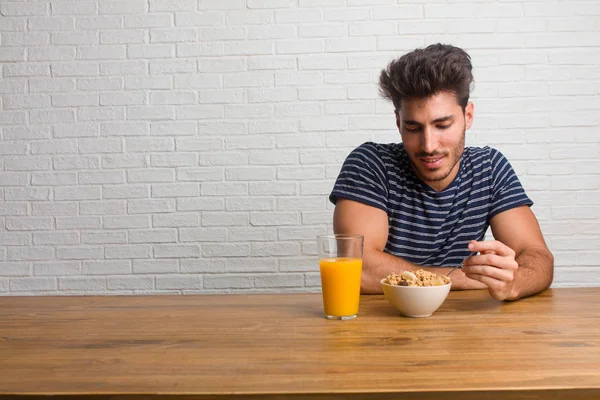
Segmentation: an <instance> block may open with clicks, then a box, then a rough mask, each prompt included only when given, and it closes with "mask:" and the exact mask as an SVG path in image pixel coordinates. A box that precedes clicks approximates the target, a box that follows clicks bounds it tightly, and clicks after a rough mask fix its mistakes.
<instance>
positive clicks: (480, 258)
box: [463, 253, 519, 270]
mask: <svg viewBox="0 0 600 400" xmlns="http://www.w3.org/2000/svg"><path fill="white" fill-rule="evenodd" d="M484 265H490V266H493V267H495V268H501V269H508V270H517V269H518V268H519V264H518V263H517V262H516V260H515V259H514V258H512V257H502V256H499V255H498V254H495V253H485V254H479V255H474V256H471V257H470V258H469V259H467V260H466V261H465V263H464V266H463V270H464V269H465V268H466V267H475V266H484Z"/></svg>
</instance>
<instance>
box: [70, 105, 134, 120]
mask: <svg viewBox="0 0 600 400" xmlns="http://www.w3.org/2000/svg"><path fill="white" fill-rule="evenodd" d="M77 118H78V119H79V120H80V121H110V120H123V119H125V112H124V111H123V108H120V107H81V108H78V109H77Z"/></svg>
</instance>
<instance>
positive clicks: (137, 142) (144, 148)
mask: <svg viewBox="0 0 600 400" xmlns="http://www.w3.org/2000/svg"><path fill="white" fill-rule="evenodd" d="M125 149H126V151H128V152H153V151H173V150H175V141H174V139H173V138H143V139H142V138H139V139H138V138H131V139H130V138H128V139H125Z"/></svg>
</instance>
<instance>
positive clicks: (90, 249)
mask: <svg viewBox="0 0 600 400" xmlns="http://www.w3.org/2000/svg"><path fill="white" fill-rule="evenodd" d="M103 257H104V248H103V247H101V246H97V247H96V246H78V247H58V248H57V249H56V258H58V259H59V260H93V259H99V258H103Z"/></svg>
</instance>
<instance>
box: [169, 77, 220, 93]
mask: <svg viewBox="0 0 600 400" xmlns="http://www.w3.org/2000/svg"><path fill="white" fill-rule="evenodd" d="M174 79H175V80H174V82H173V87H174V88H175V89H217V88H220V87H221V77H220V76H219V75H216V74H202V73H201V74H180V75H177V76H175V78H174Z"/></svg>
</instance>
